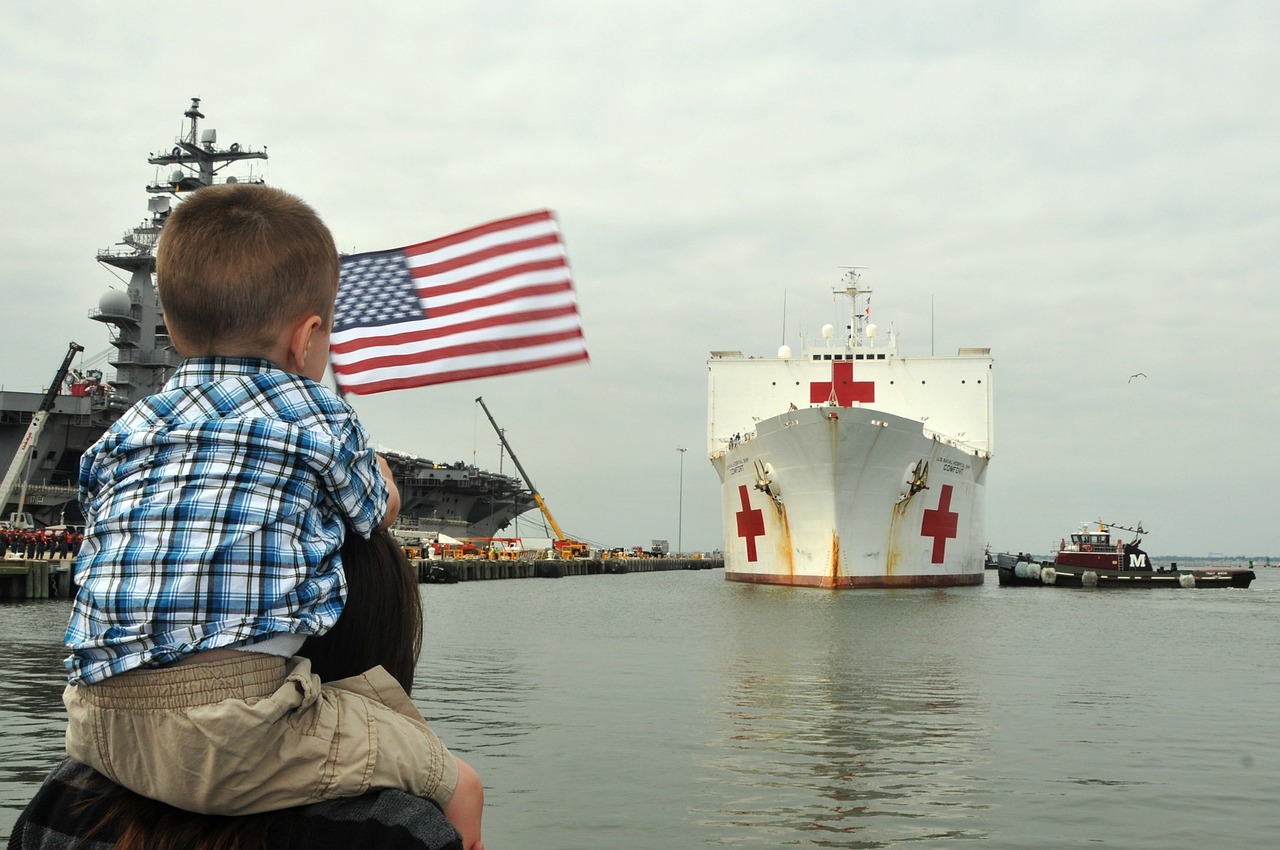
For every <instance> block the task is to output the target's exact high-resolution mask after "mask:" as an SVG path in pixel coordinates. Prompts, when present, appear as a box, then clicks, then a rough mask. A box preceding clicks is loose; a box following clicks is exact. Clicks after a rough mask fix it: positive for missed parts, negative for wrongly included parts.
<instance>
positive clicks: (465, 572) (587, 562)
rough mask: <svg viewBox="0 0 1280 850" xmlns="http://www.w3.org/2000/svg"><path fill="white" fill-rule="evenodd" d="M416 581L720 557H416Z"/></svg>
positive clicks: (648, 569) (680, 563)
mask: <svg viewBox="0 0 1280 850" xmlns="http://www.w3.org/2000/svg"><path fill="white" fill-rule="evenodd" d="M409 563H411V564H412V565H413V566H414V568H415V569H417V571H418V582H419V583H420V584H450V583H453V582H459V581H494V580H499V579H513V578H566V577H569V576H598V575H627V574H629V573H655V572H668V571H671V570H710V569H715V568H717V567H720V568H723V567H724V559H723V558H603V559H601V558H597V559H590V558H564V559H540V560H532V559H522V560H482V559H458V560H450V559H441V560H430V559H419V560H411V561H410V562H409Z"/></svg>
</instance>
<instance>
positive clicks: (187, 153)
mask: <svg viewBox="0 0 1280 850" xmlns="http://www.w3.org/2000/svg"><path fill="white" fill-rule="evenodd" d="M183 114H184V116H185V117H186V118H187V119H188V121H189V122H190V123H189V125H188V128H187V131H186V132H185V133H184V134H183V135H182V136H181V137H179V138H178V139H176V140H175V142H174V145H173V147H172V149H170V150H168V151H166V152H164V153H159V154H154V153H153V154H151V155H150V156H148V157H147V162H149V163H151V164H152V165H155V166H158V167H159V168H157V173H159V171H160V169H162V168H164V167H166V166H173V170H172V171H170V172H169V174H168V175H167V179H164V180H160V179H157V180H156V182H154V183H151V184H150V185H148V186H147V192H148V193H150V194H151V198H150V199H149V201H148V203H147V210H148V212H149V215H150V217H149V218H148V219H145V220H144V221H143V222H142V223H141V224H140V225H138V226H137V227H134V228H132V229H131V230H129V231H128V232H127V233H125V235H124V238H123V239H121V241H120V242H119V243H118V244H119V245H122V246H123V248H116V249H110V248H108V249H104V250H102V251H99V252H98V256H97V260H98V262H100V263H102V264H103V265H107V266H114V267H115V268H118V269H121V270H123V271H127V272H129V275H130V277H129V285H128V289H127V291H126V292H121V291H119V290H110V291H108V292H107V293H106V294H105V295H104V296H103V297H102V299H101V300H100V301H99V302H98V309H97V310H95V311H91V312H90V314H89V317H90V318H92V319H94V320H96V321H99V322H103V323H104V324H108V325H112V326H113V327H114V333H113V334H112V339H111V344H112V345H113V346H114V347H115V349H116V353H115V356H114V358H113V359H111V360H109V361H108V362H109V363H110V364H111V365H112V366H113V367H115V370H116V376H115V380H113V381H112V382H111V384H112V387H113V388H114V392H112V393H107V394H104V395H103V396H101V403H100V404H98V405H97V406H96V408H95V411H94V413H95V418H100V419H102V420H103V421H102V424H107V423H109V422H110V421H111V420H113V419H115V417H116V416H118V415H119V414H120V412H121V411H122V410H124V409H125V408H127V407H129V406H130V405H131V404H133V403H134V402H135V401H137V400H138V399H140V398H143V397H144V396H147V395H150V394H152V393H154V392H156V391H157V390H159V389H160V388H161V387H162V386H163V385H164V382H165V381H166V380H167V379H168V377H169V375H170V373H171V372H172V371H173V369H174V368H176V367H177V365H178V360H179V357H178V355H177V352H175V351H174V350H173V347H172V345H171V344H170V341H169V334H168V331H167V330H166V328H165V326H164V319H163V317H162V316H161V313H160V300H159V298H158V296H157V295H156V288H155V270H156V243H157V240H158V239H159V236H160V231H161V229H163V227H164V223H165V220H166V219H168V217H169V212H170V210H171V209H172V206H171V202H170V197H169V196H173V197H178V196H180V195H182V194H184V193H187V192H194V191H196V190H197V189H202V188H204V187H205V186H212V185H214V183H216V182H225V183H237V182H242V181H243V182H248V183H261V182H263V180H262V178H261V177H256V176H250V177H247V178H245V177H235V176H230V175H229V176H227V177H226V178H225V179H222V180H221V181H219V177H218V173H219V172H220V171H222V170H223V169H224V168H226V167H227V166H228V165H231V164H232V163H236V162H240V161H242V160H251V159H266V158H267V151H266V149H265V148H264V149H263V150H250V149H248V148H242V147H241V146H240V144H239V143H238V142H233V143H232V144H231V145H229V146H228V147H226V148H219V147H218V131H217V130H213V129H207V130H203V131H201V130H200V126H199V124H200V119H201V118H204V113H202V112H201V111H200V98H198V97H193V98H191V107H190V108H189V109H187V111H186V112H185V113H183Z"/></svg>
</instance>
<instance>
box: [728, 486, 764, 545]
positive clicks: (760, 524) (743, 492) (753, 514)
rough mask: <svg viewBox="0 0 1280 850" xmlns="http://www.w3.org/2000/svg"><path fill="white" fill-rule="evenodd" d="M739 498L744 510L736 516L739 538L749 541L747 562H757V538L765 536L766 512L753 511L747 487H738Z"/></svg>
mask: <svg viewBox="0 0 1280 850" xmlns="http://www.w3.org/2000/svg"><path fill="white" fill-rule="evenodd" d="M738 498H739V499H741V500H742V510H740V511H738V512H737V514H735V516H737V518H738V536H739V537H745V538H746V539H747V561H749V562H754V561H755V560H756V538H757V537H763V536H764V512H763V511H761V510H760V509H759V508H756V509H755V510H752V509H751V497H750V496H749V495H748V493H747V485H745V484H739V485H738Z"/></svg>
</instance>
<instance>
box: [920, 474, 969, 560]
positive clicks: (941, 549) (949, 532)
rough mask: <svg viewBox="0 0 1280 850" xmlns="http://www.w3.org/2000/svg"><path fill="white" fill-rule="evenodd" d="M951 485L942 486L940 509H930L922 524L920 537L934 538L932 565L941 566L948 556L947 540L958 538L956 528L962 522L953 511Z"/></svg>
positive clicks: (939, 501)
mask: <svg viewBox="0 0 1280 850" xmlns="http://www.w3.org/2000/svg"><path fill="white" fill-rule="evenodd" d="M953 489H954V488H953V487H952V486H951V485H950V484H943V485H942V494H941V495H940V496H939V497H938V509H937V510H936V511H935V510H933V509H932V508H929V509H928V510H926V511H925V512H924V520H923V521H922V522H921V523H920V536H921V537H932V538H933V558H932V559H931V560H930V563H932V564H941V563H942V562H943V560H944V559H945V558H946V555H947V538H954V537H955V536H956V526H957V525H958V524H959V522H960V514H957V513H953V512H952V511H951V491H952V490H953Z"/></svg>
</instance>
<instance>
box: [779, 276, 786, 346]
mask: <svg viewBox="0 0 1280 850" xmlns="http://www.w3.org/2000/svg"><path fill="white" fill-rule="evenodd" d="M780 344H781V345H786V344H787V289H786V287H783V289H782V342H781V343H780Z"/></svg>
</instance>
